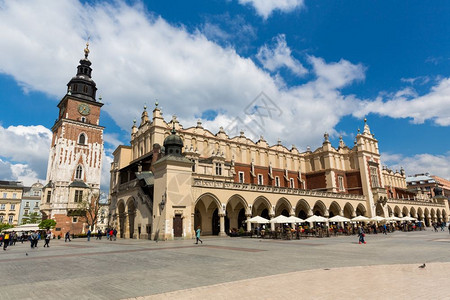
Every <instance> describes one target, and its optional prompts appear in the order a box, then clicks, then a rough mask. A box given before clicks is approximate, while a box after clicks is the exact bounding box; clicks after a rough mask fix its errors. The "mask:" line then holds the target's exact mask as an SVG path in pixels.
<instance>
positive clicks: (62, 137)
mask: <svg viewBox="0 0 450 300" xmlns="http://www.w3.org/2000/svg"><path fill="white" fill-rule="evenodd" d="M88 55H89V43H87V44H86V48H85V49H84V58H83V59H81V60H80V64H79V65H78V67H77V74H76V75H75V77H73V78H72V79H71V80H70V81H69V83H68V84H67V93H66V95H65V96H64V97H63V98H62V99H61V101H60V102H59V104H58V108H59V115H58V118H57V119H56V121H55V124H54V125H53V127H52V132H53V138H52V142H51V145H50V154H49V159H48V167H47V185H46V186H45V187H44V193H43V198H42V201H41V211H42V213H43V216H44V218H50V219H53V220H55V221H56V223H57V224H56V227H55V234H57V235H59V234H62V235H64V234H65V233H66V232H67V231H70V232H71V233H81V232H83V231H84V230H85V229H86V227H85V226H86V223H85V221H86V219H85V218H84V217H83V216H80V214H79V207H80V203H81V202H82V201H86V200H88V201H90V199H91V196H92V195H93V194H97V193H99V192H100V174H101V166H102V153H103V129H104V127H102V126H100V124H99V120H100V109H101V107H102V106H103V104H102V103H101V102H99V101H96V98H95V95H96V92H97V87H96V85H95V82H94V81H93V80H92V77H91V74H92V68H91V62H90V61H89V59H88ZM100 100H101V98H100Z"/></svg>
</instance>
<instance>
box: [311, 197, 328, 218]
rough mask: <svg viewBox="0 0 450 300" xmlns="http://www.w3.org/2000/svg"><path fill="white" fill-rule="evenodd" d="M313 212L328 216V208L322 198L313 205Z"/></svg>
mask: <svg viewBox="0 0 450 300" xmlns="http://www.w3.org/2000/svg"><path fill="white" fill-rule="evenodd" d="M313 214H315V215H317V216H322V217H324V216H328V209H327V207H326V206H325V204H324V203H323V202H322V200H317V201H316V203H315V204H314V207H313Z"/></svg>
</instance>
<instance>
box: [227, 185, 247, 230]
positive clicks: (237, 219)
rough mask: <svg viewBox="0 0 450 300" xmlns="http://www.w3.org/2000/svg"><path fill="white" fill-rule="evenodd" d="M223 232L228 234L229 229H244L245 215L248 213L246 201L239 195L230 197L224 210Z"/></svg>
mask: <svg viewBox="0 0 450 300" xmlns="http://www.w3.org/2000/svg"><path fill="white" fill-rule="evenodd" d="M225 211H226V214H225V232H226V233H229V231H230V229H232V228H234V229H239V228H241V227H242V228H244V229H245V228H246V223H245V220H246V214H248V213H249V207H248V204H247V201H246V200H245V199H244V197H242V196H241V195H239V194H234V195H233V196H231V197H230V198H229V199H228V201H227V205H226V208H225Z"/></svg>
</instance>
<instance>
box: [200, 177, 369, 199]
mask: <svg viewBox="0 0 450 300" xmlns="http://www.w3.org/2000/svg"><path fill="white" fill-rule="evenodd" d="M194 186H195V187H205V188H214V189H228V190H240V191H254V192H261V193H276V194H290V195H300V196H314V197H327V198H340V199H349V200H360V201H363V200H365V199H366V198H365V197H364V196H363V195H354V194H339V193H330V192H319V191H311V190H302V189H292V188H285V187H275V186H267V185H256V184H248V183H236V182H225V181H215V180H205V179H197V178H195V179H194Z"/></svg>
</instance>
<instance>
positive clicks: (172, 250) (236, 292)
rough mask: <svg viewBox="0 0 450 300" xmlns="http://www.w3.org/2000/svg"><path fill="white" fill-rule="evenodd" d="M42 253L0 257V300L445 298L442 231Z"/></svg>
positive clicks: (446, 238)
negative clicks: (362, 240) (362, 239)
mask: <svg viewBox="0 0 450 300" xmlns="http://www.w3.org/2000/svg"><path fill="white" fill-rule="evenodd" d="M42 246H43V243H42V242H40V244H39V248H38V249H34V250H32V249H30V248H29V243H24V244H20V243H18V244H16V246H11V247H9V248H8V250H7V251H2V252H0V268H1V275H0V280H1V282H2V284H1V286H0V295H1V297H0V298H1V299H38V298H46V299H124V298H136V297H138V299H139V298H140V297H144V298H142V299H169V298H170V299H197V298H202V299H208V298H215V299H235V298H243V299H254V298H257V299H281V298H284V299H285V298H303V299H305V298H316V299H317V298H319V299H339V298H342V299H343V298H346V299H348V298H353V299H356V298H358V299H361V298H364V299H377V298H386V297H389V298H390V299H406V298H408V299H411V298H423V296H424V295H425V296H426V297H428V298H430V297H431V298H433V299H450V281H448V279H447V278H448V275H449V274H450V272H449V271H450V255H449V246H450V235H449V233H448V232H437V233H435V232H432V231H431V230H428V231H425V232H409V233H403V232H396V233H393V234H389V235H387V236H386V235H382V234H378V235H368V236H367V244H366V245H359V244H358V243H357V237H355V236H350V237H332V238H322V239H316V238H314V239H304V240H293V241H283V240H260V239H250V238H217V237H204V243H203V244H200V245H195V244H194V241H193V240H187V241H183V240H179V241H168V242H158V243H155V242H152V241H144V240H117V241H106V240H101V241H98V240H95V239H93V240H92V239H91V241H90V242H87V241H86V240H85V239H83V240H73V241H72V242H70V243H69V242H68V243H65V242H64V241H59V240H52V241H51V242H50V246H51V247H50V248H42ZM26 253H27V254H28V255H26ZM422 263H426V264H427V267H426V268H425V269H420V268H418V266H419V265H420V264H422ZM424 290H426V293H425V294H424V293H423V291H424ZM152 295H153V296H152ZM386 295H387V296H386Z"/></svg>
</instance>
